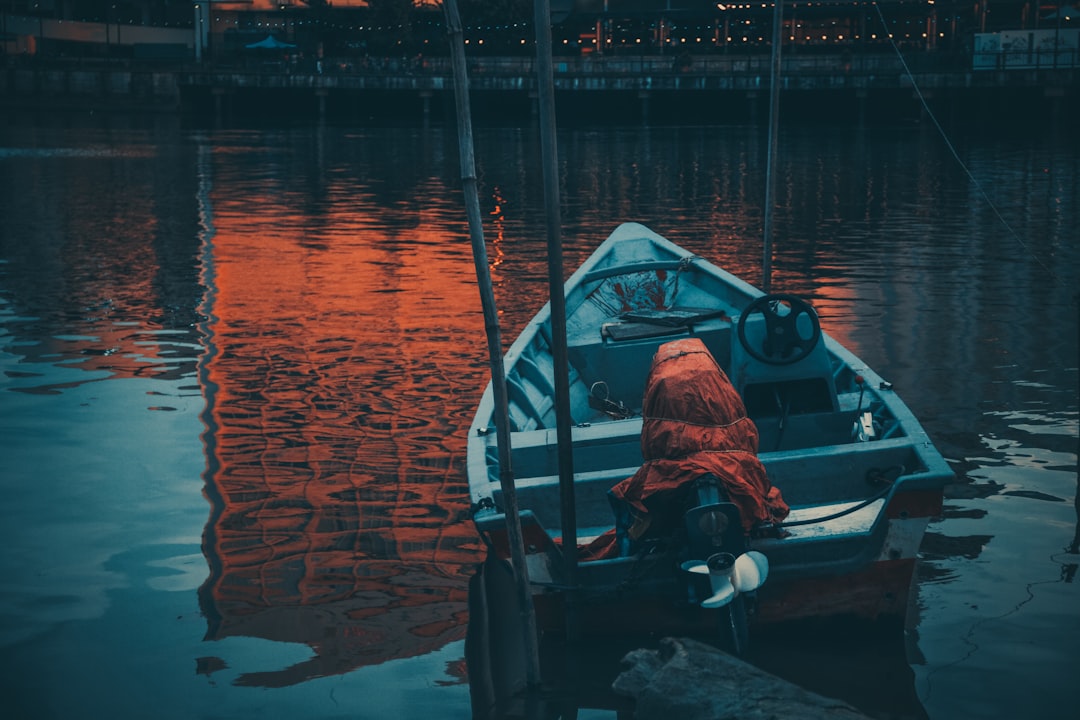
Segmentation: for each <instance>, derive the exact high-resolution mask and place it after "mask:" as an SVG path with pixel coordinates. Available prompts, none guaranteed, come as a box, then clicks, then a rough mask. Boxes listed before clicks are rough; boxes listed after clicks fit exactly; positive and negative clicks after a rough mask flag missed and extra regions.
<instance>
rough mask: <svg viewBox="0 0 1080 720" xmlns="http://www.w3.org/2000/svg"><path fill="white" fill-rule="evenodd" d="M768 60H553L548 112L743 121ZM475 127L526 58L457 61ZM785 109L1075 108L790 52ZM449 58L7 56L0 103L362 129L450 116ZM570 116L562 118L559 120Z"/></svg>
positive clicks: (1079, 76) (516, 84) (870, 57)
mask: <svg viewBox="0 0 1080 720" xmlns="http://www.w3.org/2000/svg"><path fill="white" fill-rule="evenodd" d="M768 63H769V58H768V56H767V55H761V54H748V55H739V54H735V53H732V54H725V55H701V56H693V55H682V56H662V55H661V56H657V55H643V56H619V55H616V56H570V57H564V58H560V57H556V58H555V62H554V83H555V92H556V96H557V99H558V107H559V111H560V114H563V113H568V114H577V115H580V116H583V117H588V118H591V119H597V120H601V121H606V122H612V121H614V122H619V123H621V124H634V123H645V124H648V123H650V122H667V121H670V120H682V121H687V122H714V121H745V120H748V121H756V120H757V119H759V118H761V117H764V116H765V114H766V113H767V103H768V94H769V93H768V86H769V67H768ZM468 72H469V78H470V88H471V92H472V97H473V103H474V108H475V112H476V115H477V119H478V121H480V122H483V121H484V119H485V116H488V117H490V116H493V115H494V114H498V115H500V116H502V117H504V118H505V117H519V118H521V119H528V118H529V117H530V116H532V115H534V114H535V113H536V102H537V89H536V73H535V68H534V66H533V63H532V60H531V59H530V58H526V57H479V58H472V59H470V61H469V69H468ZM782 77H783V86H782V92H783V97H784V101H785V102H786V103H790V105H789V107H796V108H800V109H801V111H802V112H804V113H805V114H806V115H807V116H808V117H811V116H819V115H820V116H830V115H835V116H845V117H850V118H866V119H873V115H874V114H875V113H879V114H886V115H887V116H888V117H897V116H900V117H903V116H905V115H912V116H914V117H916V118H917V117H919V115H920V114H922V113H923V112H924V110H925V107H924V103H925V104H926V105H929V106H931V107H933V108H935V112H936V111H937V109H938V108H944V109H946V110H947V111H948V112H955V111H963V112H965V113H971V114H975V115H978V114H983V115H986V116H993V115H997V114H1000V113H1001V112H1002V111H1004V110H1007V109H1014V110H1015V109H1017V108H1024V109H1026V110H1027V111H1028V112H1029V113H1031V114H1033V115H1035V116H1037V117H1043V118H1064V117H1068V116H1070V115H1072V114H1074V113H1075V111H1076V109H1077V107H1078V105H1080V68H1077V67H1073V66H1071V65H1070V66H1066V67H1057V66H1055V65H1053V64H1042V65H1034V66H1020V67H1008V66H999V67H994V66H973V64H972V61H971V59H970V58H967V57H965V56H963V55H956V54H952V53H944V52H935V51H927V52H917V53H912V54H910V55H908V56H900V55H897V54H895V53H893V54H886V53H880V52H875V53H866V54H850V53H825V54H818V53H815V54H809V53H807V54H798V53H791V54H789V55H787V56H786V57H785V58H784V60H783V70H782ZM452 92H453V91H452V81H451V70H450V67H449V60H448V58H440V57H434V58H364V59H361V60H355V61H348V62H331V61H328V62H326V63H325V64H324V63H320V64H319V66H318V67H316V66H315V64H314V63H313V62H307V63H295V62H294V63H291V64H290V63H289V62H286V61H280V62H259V63H253V62H247V63H240V62H237V63H233V64H227V63H215V64H211V63H201V64H200V63H180V64H176V65H162V64H160V63H139V62H138V61H134V60H126V61H116V60H112V61H105V60H101V61H94V60H86V59H83V60H80V61H78V62H64V61H63V60H62V59H53V60H49V61H37V60H35V59H31V60H30V61H24V60H21V59H19V58H9V60H8V61H7V64H6V66H0V105H6V106H9V107H24V108H32V109H41V108H64V107H69V108H70V107H73V108H84V107H90V108H101V109H122V110H138V111H154V112H185V113H196V114H204V115H205V114H213V115H216V116H232V115H235V114H243V113H244V112H245V110H257V111H260V112H261V111H264V110H266V109H267V108H272V109H276V111H277V112H279V113H285V114H289V115H298V116H311V117H322V118H326V117H331V116H333V117H337V118H344V119H355V120H364V119H367V118H374V117H380V116H381V117H395V118H399V119H405V120H410V119H411V120H417V121H421V120H422V121H428V120H436V121H441V120H445V119H448V118H450V117H452V113H453V97H452ZM571 119H572V118H571Z"/></svg>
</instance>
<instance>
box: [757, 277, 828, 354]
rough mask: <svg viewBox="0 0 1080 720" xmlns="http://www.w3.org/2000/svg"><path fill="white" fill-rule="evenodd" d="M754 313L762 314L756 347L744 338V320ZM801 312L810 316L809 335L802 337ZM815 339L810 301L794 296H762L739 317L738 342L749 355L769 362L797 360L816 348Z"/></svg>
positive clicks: (814, 314)
mask: <svg viewBox="0 0 1080 720" xmlns="http://www.w3.org/2000/svg"><path fill="white" fill-rule="evenodd" d="M756 313H761V314H762V315H764V316H765V339H764V341H762V343H761V348H760V349H758V348H755V347H753V346H752V345H751V344H750V342H749V341H747V339H746V319H747V318H748V317H750V316H751V315H754V314H756ZM803 315H805V316H806V317H808V318H809V319H810V337H803V336H802V334H801V333H800V332H799V325H798V323H799V318H800V317H802V316H803ZM819 340H821V322H820V321H819V320H818V315H817V312H816V311H815V310H814V308H813V307H812V306H811V305H810V303H808V302H806V301H805V300H803V299H802V298H798V297H796V296H794V295H787V294H785V293H773V294H772V295H762V296H761V297H759V298H758V299H757V300H755V301H754V302H752V303H750V304H749V305H748V306H747V307H746V309H745V310H743V311H742V315H740V316H739V342H740V343H742V346H743V347H744V348H746V352H748V353H750V356H751V357H752V358H754V359H756V360H760V361H761V362H764V363H769V364H770V365H790V364H792V363H797V362H799V361H800V360H802V359H803V358H804V357H806V356H807V355H809V354H810V352H811V351H812V350H813V349H814V348H815V347H817V344H818V341H819Z"/></svg>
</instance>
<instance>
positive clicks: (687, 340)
mask: <svg viewBox="0 0 1080 720" xmlns="http://www.w3.org/2000/svg"><path fill="white" fill-rule="evenodd" d="M565 298H566V336H567V346H566V348H567V349H566V352H567V355H568V360H569V366H570V371H569V372H570V392H569V398H570V416H571V418H572V430H571V437H572V458H573V489H574V491H573V495H574V497H573V507H574V514H575V515H576V522H575V525H576V532H575V533H574V535H575V536H576V538H577V541H578V545H579V547H581V546H588V545H589V543H590V541H591V540H592V539H593V538H597V537H599V538H600V539H599V540H597V541H596V542H594V543H593V544H592V546H591V548H590V551H589V552H586V553H585V554H584V555H582V556H581V560H580V562H577V563H576V564H575V563H568V562H567V559H566V556H565V555H564V549H563V548H562V547H561V544H560V542H561V537H562V535H563V534H564V533H563V530H562V527H561V523H562V520H561V518H562V513H563V510H562V506H561V502H562V501H561V499H560V482H559V467H558V462H559V461H558V458H559V453H558V450H557V433H556V413H555V406H556V399H555V397H556V395H555V383H554V380H553V376H554V374H553V366H554V363H553V353H552V329H551V317H550V303H549V304H548V305H546V306H545V307H544V308H542V309H541V310H540V311H539V312H538V313H537V315H536V316H535V317H534V318H533V319H532V321H531V322H529V324H528V326H527V327H526V328H525V330H524V331H523V332H522V333H521V335H520V336H519V337H518V338H517V339H516V340H515V342H514V343H513V345H512V346H511V348H510V350H509V351H508V352H507V353H506V356H505V372H506V385H507V397H508V405H509V424H510V447H511V457H512V463H511V464H512V467H513V472H514V476H515V477H514V487H515V489H516V496H517V504H518V507H519V508H520V514H519V517H520V522H521V526H522V532H523V535H524V546H525V561H526V566H527V570H528V581H529V588H530V589H531V595H532V600H533V604H534V607H535V611H536V622H537V625H538V628H539V629H540V631H541V632H544V633H551V632H554V633H559V632H561V631H562V630H563V629H564V627H565V610H566V608H567V607H568V606H571V607H573V610H574V612H573V617H574V618H575V625H576V627H577V628H579V629H580V631H581V632H583V633H585V634H590V633H624V632H627V631H628V629H632V630H634V631H648V632H666V633H671V632H681V631H688V632H695V633H702V632H704V633H706V634H708V633H718V636H719V639H721V640H723V641H724V642H726V643H728V644H729V645H734V647H735V649H736V650H739V649H740V648H741V647H742V646H743V645H744V644H745V642H746V639H747V636H748V633H749V628H752V627H753V626H755V625H757V624H763V623H773V622H778V621H787V620H795V619H800V618H807V617H827V616H856V617H863V618H879V619H880V618H898V619H900V620H902V619H903V617H904V615H905V613H906V610H907V602H908V592H909V586H910V584H911V580H912V575H913V571H914V568H915V563H916V555H917V552H918V549H919V544H920V541H921V539H922V536H923V532H924V529H925V527H926V524H927V521H928V520H929V519H930V518H931V517H933V516H934V515H936V514H938V513H939V512H940V509H941V499H942V488H943V485H944V484H945V482H947V481H948V480H949V479H950V478H951V477H952V476H953V473H952V471H951V470H950V468H949V467H948V465H947V464H946V462H945V461H944V459H943V458H942V456H941V455H940V453H939V452H938V451H937V450H936V448H935V447H934V444H933V443H932V442H931V440H930V438H929V437H927V434H926V432H924V430H923V428H922V426H921V425H920V424H919V422H918V420H917V419H916V418H915V417H914V415H913V414H912V413H911V412H910V411H909V409H908V408H907V406H906V405H905V404H904V403H903V402H902V401H901V399H900V398H899V397H898V395H897V393H896V392H895V391H894V389H893V387H892V386H891V385H890V384H889V383H888V382H886V381H885V380H884V379H882V378H881V377H879V376H878V375H877V374H876V373H875V372H874V371H873V370H871V369H870V368H869V367H867V366H866V364H865V363H863V362H862V361H861V360H859V358H857V357H855V356H854V355H853V354H852V353H851V352H849V351H848V350H847V349H845V348H844V347H842V346H841V345H840V344H839V343H838V342H837V341H836V340H834V339H833V338H832V337H830V336H829V335H828V334H826V333H824V332H822V331H821V328H820V323H819V320H818V317H817V314H816V312H815V311H814V310H813V308H812V306H810V305H809V304H808V303H806V302H804V301H802V300H800V299H798V298H796V297H793V296H790V295H766V294H764V293H762V292H761V291H759V290H757V289H755V288H754V287H752V286H751V285H749V284H747V283H746V282H744V281H742V280H740V279H739V278H737V277H735V276H733V275H731V274H730V273H728V272H725V271H724V270H722V269H720V268H719V267H716V266H715V265H713V264H711V263H709V262H708V261H707V260H705V259H703V258H699V257H696V256H694V255H693V254H691V253H689V252H687V251H685V250H684V249H682V248H680V247H678V246H677V245H675V244H673V243H671V242H669V241H667V240H666V239H664V238H663V237H661V236H659V235H657V234H656V233H654V232H652V231H651V230H649V229H648V228H646V227H644V226H642V225H639V224H634V223H628V224H624V225H621V226H619V227H618V228H617V229H616V230H615V231H614V232H613V233H612V234H611V236H610V237H609V238H608V239H607V240H606V241H605V242H603V244H601V245H600V247H599V248H598V249H597V250H596V252H595V253H594V254H593V255H592V256H591V257H590V258H589V259H588V260H587V261H586V262H585V263H584V264H583V265H582V266H581V267H580V268H579V269H578V270H577V271H576V272H575V273H574V274H573V275H572V276H571V277H570V279H569V280H568V281H567V282H566V284H565ZM702 351H704V353H705V354H706V355H708V356H710V357H711V360H704V359H703V358H698V359H699V360H702V362H703V363H704V364H701V363H699V366H700V367H706V366H708V365H709V363H711V362H712V360H715V366H716V367H717V368H718V369H719V370H720V371H721V376H722V381H719V380H717V377H720V376H716V377H711V378H710V379H709V380H708V382H711V383H717V382H726V383H729V387H730V388H731V390H732V392H733V393H734V394H735V396H737V398H738V400H740V401H741V402H736V403H735V407H733V408H727V409H725V410H724V412H727V413H729V414H730V413H735V415H736V416H733V417H730V418H729V420H730V421H731V423H739V427H743V428H744V429H749V430H750V431H751V432H750V433H749V434H750V435H756V440H757V443H756V444H757V448H756V450H757V452H756V454H755V453H753V448H747V447H743V446H740V447H731V446H725V445H724V444H725V443H730V442H732V440H731V438H729V437H722V438H720V439H719V440H718V442H719V445H718V446H717V447H710V448H700V447H699V448H696V450H699V451H700V450H709V451H711V452H714V453H721V452H728V453H729V454H730V453H731V452H740V453H743V455H744V456H745V455H746V454H747V453H748V452H749V453H750V455H752V456H753V457H752V458H744V460H745V463H746V464H747V467H749V468H750V470H749V472H750V474H751V475H753V473H754V472H756V470H754V467H753V466H754V464H755V463H760V468H763V470H764V473H765V476H766V477H765V479H764V480H760V479H759V480H756V481H755V482H757V483H758V485H762V487H759V488H757V489H758V490H759V491H760V494H761V497H759V498H758V501H761V502H764V509H762V507H758V506H754V505H753V504H752V503H751V504H750V505H747V504H745V503H742V504H740V502H737V501H738V500H739V497H737V496H738V495H739V494H740V493H743V490H742V489H740V488H738V487H734V488H733V487H732V486H731V485H730V482H729V481H730V478H727V477H719V478H716V477H714V478H713V481H711V482H710V481H706V482H701V481H700V478H698V477H695V478H694V480H693V482H691V483H689V484H687V483H682V484H678V483H672V484H673V485H676V486H677V487H672V488H668V489H670V490H674V491H677V492H678V493H679V495H678V498H677V502H675V501H672V500H671V497H668V498H667V500H665V501H664V502H665V503H666V504H664V503H660V504H659V505H663V507H660V508H659V509H657V508H652V510H655V512H651V515H650V518H649V519H650V520H652V521H653V527H652V529H651V530H650V531H649V532H647V533H645V534H644V535H640V534H638V535H637V536H635V533H634V532H633V530H632V527H631V524H632V523H633V522H634V521H635V520H640V519H641V515H642V513H641V512H639V511H640V508H641V505H640V502H639V503H638V506H637V510H635V509H634V507H633V505H634V502H632V501H633V500H634V498H631V499H630V500H629V501H628V500H627V498H625V497H622V498H621V499H619V498H616V499H613V496H612V493H611V491H612V489H613V488H614V487H616V486H617V485H619V486H620V487H621V488H625V487H626V483H627V482H630V481H629V480H628V479H630V478H638V479H640V478H641V477H642V475H643V473H642V472H639V471H641V469H642V468H643V466H650V464H651V463H654V461H655V460H656V458H655V457H654V456H655V454H656V453H657V452H658V450H657V443H659V445H663V446H664V447H669V446H670V445H671V442H672V440H671V438H670V437H667V438H664V437H660V438H657V437H656V427H655V423H654V422H653V421H654V420H655V419H656V418H652V417H646V418H643V416H642V415H643V413H642V408H643V402H644V401H645V399H646V393H647V383H648V382H649V378H650V373H656V372H659V371H658V369H657V368H655V367H654V358H657V356H658V353H659V354H660V356H661V357H663V356H665V355H672V354H675V355H685V354H686V353H687V352H690V353H697V354H701V352H702ZM684 380H685V378H684ZM695 382H696V381H690V382H689V386H690V387H693V385H694V383H695ZM702 382H703V383H704V382H705V381H702ZM662 385H663V384H662V383H659V382H658V383H655V387H651V389H649V392H651V393H654V394H657V393H662V392H663V391H664V387H662ZM686 385H687V382H685V381H684V382H683V386H684V387H683V390H682V392H685V386H686ZM702 387H706V385H705V384H703V385H702ZM710 387H711V386H710ZM718 392H726V391H725V390H723V389H721V390H719V391H718ZM714 397H715V396H714V395H706V396H705V402H706V403H708V402H712V399H713V398H714ZM699 400H700V398H699ZM650 402H651V401H650ZM686 402H689V403H691V404H692V403H694V402H698V400H695V399H693V398H691V399H689V400H685V399H683V400H677V401H675V404H676V405H679V404H680V403H683V404H685V403H686ZM494 410H495V403H494V396H493V392H492V388H491V386H490V384H489V386H488V388H487V390H486V391H485V392H484V394H483V397H482V399H481V401H480V403H479V406H478V408H477V411H476V416H475V419H474V421H473V423H472V426H471V428H470V431H469V438H468V481H469V488H470V492H471V495H472V501H473V504H474V520H475V522H476V525H477V527H478V528H479V530H480V532H481V534H482V535H483V537H484V539H485V540H486V541H487V542H488V545H489V548H490V557H489V560H488V562H487V563H486V568H485V572H486V573H487V574H488V577H487V578H486V579H485V580H484V581H483V583H482V584H483V586H484V588H485V589H484V590H483V592H484V594H485V599H484V603H483V605H484V607H486V608H487V609H488V611H492V609H495V608H502V607H509V606H512V605H513V603H514V598H513V586H512V584H511V583H508V582H503V581H501V580H499V579H498V578H493V577H491V574H492V573H496V574H498V573H499V572H501V570H500V569H499V568H502V569H507V568H509V558H510V557H511V551H510V548H509V545H508V542H507V518H506V515H505V514H504V512H503V510H504V498H503V492H502V489H501V485H500V478H499V462H498V457H499V453H498V452H497V433H496V432H495V426H496V422H495V417H494ZM743 410H744V411H745V416H746V417H747V418H748V420H741V419H740V418H739V417H738V416H737V415H738V413H739V412H740V411H743ZM646 415H648V413H646ZM677 420H678V419H677ZM683 420H685V418H683ZM747 423H750V425H747ZM721 424H723V423H721ZM691 425H693V421H690V425H688V427H689V426H691ZM643 427H644V429H645V437H644V438H643ZM710 437H711V436H710ZM748 437H749V436H747V435H745V433H744V435H743V436H740V438H736V442H737V443H742V444H743V445H745V444H746V443H747V442H749V440H748ZM710 441H711V440H710ZM676 444H678V441H676ZM643 446H644V447H645V448H646V449H645V450H644V453H645V454H649V455H650V457H646V456H645V454H643ZM683 450H685V448H684V449H683ZM683 450H680V451H679V452H683ZM659 452H661V454H662V453H663V452H664V448H660V450H659ZM676 454H677V453H676ZM690 467H695V466H693V465H692V464H691V466H690ZM725 467H726V466H725ZM661 469H662V468H661ZM683 469H685V466H683ZM722 470H723V468H722ZM691 474H693V473H691ZM719 474H720V475H724V472H720V473H719ZM730 474H738V468H735V470H733V471H732V473H730ZM716 480H719V482H717V481H716ZM770 492H771V493H772V494H773V495H774V496H775V497H773V498H772V499H769V498H766V497H765V495H766V494H768V493H770ZM638 499H639V498H638ZM628 502H629V505H628V504H627V503H628ZM676 505H677V507H676ZM748 508H749V509H750V513H749V516H748V513H747V510H748ZM628 509H629V510H630V512H629V513H628V512H627V510H628ZM661 530H666V531H670V532H668V533H667V535H666V536H664V537H661V536H660V535H661V534H662V533H661V532H660V531H661ZM571 575H572V577H570V576H571ZM477 607H479V606H477ZM486 612H487V611H486ZM495 612H496V613H497V611H495ZM473 622H484V621H482V620H481V619H478V618H474V619H473Z"/></svg>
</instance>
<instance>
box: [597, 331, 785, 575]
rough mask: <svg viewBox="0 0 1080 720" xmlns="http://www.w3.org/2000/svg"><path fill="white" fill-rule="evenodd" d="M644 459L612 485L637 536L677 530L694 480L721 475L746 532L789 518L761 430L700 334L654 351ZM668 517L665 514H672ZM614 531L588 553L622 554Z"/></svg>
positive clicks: (646, 404)
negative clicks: (762, 454) (769, 472)
mask: <svg viewBox="0 0 1080 720" xmlns="http://www.w3.org/2000/svg"><path fill="white" fill-rule="evenodd" d="M642 415H643V417H644V421H643V423H642V431H641V451H642V456H643V457H644V458H645V463H644V464H643V465H642V466H641V468H640V469H638V471H637V472H636V473H634V475H632V476H631V477H629V478H627V479H625V480H623V481H621V482H619V483H618V484H616V485H615V486H614V487H613V488H612V489H611V491H610V492H611V495H612V496H613V497H614V498H615V499H616V501H622V502H624V503H626V504H627V506H629V508H630V512H631V515H632V517H633V523H632V525H631V527H630V528H629V536H630V538H631V539H638V538H640V537H642V536H644V535H645V533H646V532H649V531H650V529H651V530H652V532H651V533H650V535H655V534H657V533H660V532H663V531H665V530H667V531H670V530H673V529H674V525H675V524H677V523H681V522H682V512H683V511H684V510H685V509H686V508H685V506H684V501H685V498H686V492H688V491H689V489H690V488H691V487H692V483H693V481H694V480H696V479H698V478H699V477H701V476H703V475H707V474H712V475H714V476H716V478H718V479H719V480H720V482H721V485H722V487H723V489H724V490H725V491H726V492H727V495H728V497H729V499H730V501H731V502H732V503H734V504H735V505H736V506H737V507H738V508H739V513H740V515H741V517H742V524H743V530H744V531H745V532H747V533H749V532H750V530H751V529H753V527H754V526H755V525H758V524H760V523H776V522H780V521H782V520H783V519H784V518H786V517H787V514H788V506H787V503H785V502H784V500H783V498H782V497H781V495H780V490H779V489H777V488H774V487H773V486H772V484H771V483H770V482H769V478H768V477H767V476H766V474H765V468H764V466H763V465H762V464H761V461H760V460H758V457H757V448H758V433H757V427H756V426H755V425H754V423H753V421H752V420H750V418H748V417H747V416H746V409H745V407H744V406H743V402H742V399H741V398H740V397H739V394H738V392H736V390H735V388H734V386H733V385H732V384H731V381H730V380H728V378H727V375H725V374H724V371H723V370H722V369H721V368H720V366H719V365H717V363H716V360H715V359H713V356H712V355H711V354H710V353H709V351H708V349H706V347H705V345H704V344H703V343H702V342H701V341H700V340H698V339H696V338H688V339H682V340H675V341H673V342H669V343H665V344H664V345H661V346H660V348H659V349H658V350H657V352H656V355H655V356H654V357H653V364H652V368H651V370H650V372H649V378H648V382H647V383H646V386H645V397H644V402H643V406H642ZM665 516H666V517H665ZM614 534H615V533H614V531H611V532H609V533H605V534H604V535H602V536H601V537H599V538H597V539H596V540H595V541H594V542H593V543H592V544H590V545H589V546H588V547H587V548H585V549H584V551H583V553H582V559H583V560H584V559H599V558H603V557H611V556H613V555H616V554H617V552H618V550H617V547H616V544H615V537H614Z"/></svg>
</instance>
